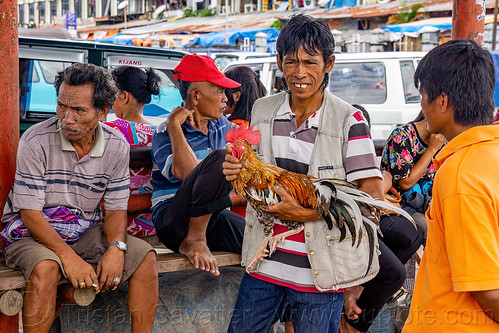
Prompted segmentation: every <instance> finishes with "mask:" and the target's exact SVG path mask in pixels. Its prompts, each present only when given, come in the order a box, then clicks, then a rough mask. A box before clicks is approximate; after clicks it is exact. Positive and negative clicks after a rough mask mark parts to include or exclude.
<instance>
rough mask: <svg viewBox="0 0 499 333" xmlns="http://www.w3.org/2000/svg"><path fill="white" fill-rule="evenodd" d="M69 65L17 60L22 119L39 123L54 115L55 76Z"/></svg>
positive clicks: (55, 62) (67, 63) (66, 63)
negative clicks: (31, 119)
mask: <svg viewBox="0 0 499 333" xmlns="http://www.w3.org/2000/svg"><path fill="white" fill-rule="evenodd" d="M70 65H71V62H63V61H45V60H43V61H42V60H34V59H23V58H20V59H19V98H20V101H19V102H20V103H19V106H20V115H21V117H22V118H23V119H29V118H34V119H33V121H36V119H38V121H41V120H44V119H47V118H49V117H52V116H54V115H55V109H56V103H57V96H56V92H55V87H54V81H55V76H56V74H57V72H59V71H61V70H63V69H64V68H66V67H68V66H70Z"/></svg>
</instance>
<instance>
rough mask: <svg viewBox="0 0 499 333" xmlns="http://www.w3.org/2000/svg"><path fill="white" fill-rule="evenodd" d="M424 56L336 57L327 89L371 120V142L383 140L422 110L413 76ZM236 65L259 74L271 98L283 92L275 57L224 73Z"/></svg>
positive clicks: (348, 55)
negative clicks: (364, 112) (364, 110)
mask: <svg viewBox="0 0 499 333" xmlns="http://www.w3.org/2000/svg"><path fill="white" fill-rule="evenodd" d="M424 55H425V52H378V53H340V54H335V57H336V60H335V65H334V67H333V70H332V72H331V73H330V79H329V85H328V87H327V89H329V90H330V91H331V92H332V93H333V94H335V95H336V96H338V97H340V98H342V99H343V100H345V101H347V102H349V103H355V104H361V105H362V106H364V107H365V108H366V109H367V110H368V112H369V115H370V116H371V125H372V127H371V135H372V137H373V139H378V140H386V138H387V137H388V136H389V135H390V133H391V131H392V130H393V129H394V128H395V127H396V126H398V125H401V124H405V123H407V122H409V121H411V120H413V119H414V118H415V117H416V116H417V114H418V113H419V111H420V110H421V107H420V104H419V103H420V99H421V97H420V94H419V91H418V90H417V89H416V87H415V86H414V80H413V76H414V71H415V69H416V66H417V64H418V62H419V60H420V59H421V58H422V57H423V56H424ZM237 65H247V66H249V67H251V68H252V69H253V70H254V71H256V72H257V73H259V74H260V80H262V82H263V84H264V85H265V87H266V88H267V90H268V91H269V92H270V93H271V94H274V93H276V92H279V91H281V90H282V89H283V87H282V84H281V83H280V80H279V77H282V73H281V72H280V71H279V69H278V68H277V64H276V58H275V56H272V57H267V58H258V59H249V60H244V61H235V62H232V63H230V64H229V65H228V66H227V67H226V68H225V70H226V69H228V68H230V67H232V66H237Z"/></svg>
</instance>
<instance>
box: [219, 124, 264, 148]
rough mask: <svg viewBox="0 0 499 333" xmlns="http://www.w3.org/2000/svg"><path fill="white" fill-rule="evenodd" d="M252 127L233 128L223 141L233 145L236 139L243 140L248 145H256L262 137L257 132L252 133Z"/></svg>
mask: <svg viewBox="0 0 499 333" xmlns="http://www.w3.org/2000/svg"><path fill="white" fill-rule="evenodd" d="M253 127H254V126H251V127H249V128H248V129H245V128H244V126H239V127H237V126H234V127H233V128H232V129H231V130H229V131H228V132H227V134H226V135H225V141H227V142H228V143H234V141H236V140H237V139H240V140H244V141H246V142H247V143H249V144H250V145H256V144H257V143H258V142H260V140H261V139H262V135H261V134H260V131H259V130H256V131H254V130H253Z"/></svg>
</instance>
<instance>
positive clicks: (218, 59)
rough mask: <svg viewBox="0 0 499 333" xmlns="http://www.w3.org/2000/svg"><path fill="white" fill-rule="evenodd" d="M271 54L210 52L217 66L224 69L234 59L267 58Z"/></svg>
mask: <svg viewBox="0 0 499 333" xmlns="http://www.w3.org/2000/svg"><path fill="white" fill-rule="evenodd" d="M271 55H272V54H270V53H264V52H216V53H211V54H210V57H212V58H213V59H214V60H215V63H216V64H217V66H218V68H220V69H224V68H225V67H227V66H228V65H229V64H230V63H232V62H234V61H241V60H246V59H256V58H268V57H269V56H271Z"/></svg>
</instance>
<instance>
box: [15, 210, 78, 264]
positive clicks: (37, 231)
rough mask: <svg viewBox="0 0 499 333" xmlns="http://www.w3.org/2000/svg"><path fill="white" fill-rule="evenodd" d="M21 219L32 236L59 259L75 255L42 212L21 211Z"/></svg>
mask: <svg viewBox="0 0 499 333" xmlns="http://www.w3.org/2000/svg"><path fill="white" fill-rule="evenodd" d="M20 214H21V219H22V221H23V223H24V225H25V226H26V228H27V229H28V230H29V232H30V233H31V236H32V237H33V238H34V239H36V240H37V241H39V242H40V243H42V244H43V245H45V246H46V247H47V248H49V249H51V250H52V251H54V253H55V254H56V255H57V256H58V257H59V258H64V257H67V256H68V255H71V254H74V251H73V250H72V249H71V247H69V245H68V244H66V242H65V241H64V240H63V239H62V238H61V236H60V235H59V234H58V233H57V231H55V229H54V228H53V227H52V226H51V225H50V223H49V222H48V221H47V220H46V219H45V217H43V214H42V212H40V211H37V210H30V209H21V211H20Z"/></svg>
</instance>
